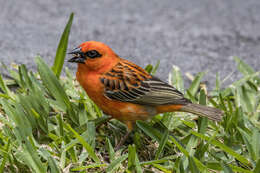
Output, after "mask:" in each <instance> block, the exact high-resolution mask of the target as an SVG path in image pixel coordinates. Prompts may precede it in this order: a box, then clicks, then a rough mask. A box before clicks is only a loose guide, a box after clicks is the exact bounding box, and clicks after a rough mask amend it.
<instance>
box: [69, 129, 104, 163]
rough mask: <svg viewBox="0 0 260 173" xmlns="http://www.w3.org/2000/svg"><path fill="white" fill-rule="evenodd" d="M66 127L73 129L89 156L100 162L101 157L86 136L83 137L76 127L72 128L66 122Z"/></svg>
mask: <svg viewBox="0 0 260 173" xmlns="http://www.w3.org/2000/svg"><path fill="white" fill-rule="evenodd" d="M64 127H65V128H66V129H67V130H69V131H71V132H72V133H73V134H74V135H75V137H76V138H77V139H78V141H79V142H80V143H81V144H82V145H83V147H84V148H85V149H86V151H87V152H88V153H89V156H90V157H91V158H92V159H93V160H94V161H95V162H96V163H100V160H99V158H98V157H97V155H96V153H95V151H94V149H93V148H92V147H91V145H89V144H88V143H87V142H86V141H85V139H84V138H82V137H81V136H80V135H79V134H78V133H77V132H76V131H75V130H74V129H72V128H71V126H70V125H69V124H64Z"/></svg>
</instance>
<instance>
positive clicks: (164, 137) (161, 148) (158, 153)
mask: <svg viewBox="0 0 260 173" xmlns="http://www.w3.org/2000/svg"><path fill="white" fill-rule="evenodd" d="M168 135H169V131H168V130H167V129H165V131H164V133H163V136H162V139H161V141H160V143H159V148H158V149H157V151H156V153H155V160H157V159H158V158H159V157H160V155H161V154H162V152H163V149H164V146H165V144H166V143H167V140H168Z"/></svg>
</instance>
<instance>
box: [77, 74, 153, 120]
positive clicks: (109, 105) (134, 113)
mask: <svg viewBox="0 0 260 173" xmlns="http://www.w3.org/2000/svg"><path fill="white" fill-rule="evenodd" d="M99 78H100V74H97V73H94V72H91V71H89V72H86V71H84V73H81V71H80V70H78V71H77V80H78V81H79V83H80V85H81V86H82V87H83V88H84V90H85V91H86V93H87V94H88V96H89V97H90V98H91V99H92V100H93V101H94V102H95V104H96V105H97V106H98V107H99V108H101V109H102V111H103V112H104V113H106V114H108V115H111V116H112V117H113V118H116V119H118V120H120V121H123V122H126V121H136V120H146V119H148V118H149V117H150V116H151V115H152V114H153V115H154V114H155V110H153V109H154V108H151V107H147V106H143V105H138V104H133V103H128V102H121V101H116V100H112V99H109V98H107V97H106V96H105V95H104V86H103V84H102V83H101V81H100V79H99Z"/></svg>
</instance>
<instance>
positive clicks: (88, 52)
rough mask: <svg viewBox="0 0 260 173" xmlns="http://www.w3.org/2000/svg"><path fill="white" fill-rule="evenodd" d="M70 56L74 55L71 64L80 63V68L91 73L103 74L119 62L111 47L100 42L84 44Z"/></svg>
mask: <svg viewBox="0 0 260 173" xmlns="http://www.w3.org/2000/svg"><path fill="white" fill-rule="evenodd" d="M69 54H73V55H74V57H73V58H71V59H70V60H69V62H73V63H78V66H79V68H81V69H86V70H90V71H100V72H102V71H103V70H105V69H106V68H108V67H109V66H113V65H115V63H117V62H118V60H119V57H118V56H117V55H116V54H115V53H114V52H113V50H112V49H111V48H110V47H108V46H107V45H105V44H104V43H101V42H98V41H87V42H85V43H82V44H81V45H79V46H78V47H77V48H75V49H73V50H72V51H71V52H69Z"/></svg>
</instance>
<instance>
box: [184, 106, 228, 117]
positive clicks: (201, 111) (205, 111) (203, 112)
mask: <svg viewBox="0 0 260 173" xmlns="http://www.w3.org/2000/svg"><path fill="white" fill-rule="evenodd" d="M180 111H183V112H189V113H193V114H196V115H199V116H202V117H208V118H209V119H211V120H214V121H220V120H221V118H222V116H223V113H224V112H223V111H221V110H219V109H217V108H213V107H208V106H204V105H199V104H193V103H190V104H187V105H184V106H182V107H181V109H180Z"/></svg>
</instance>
